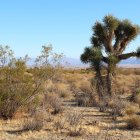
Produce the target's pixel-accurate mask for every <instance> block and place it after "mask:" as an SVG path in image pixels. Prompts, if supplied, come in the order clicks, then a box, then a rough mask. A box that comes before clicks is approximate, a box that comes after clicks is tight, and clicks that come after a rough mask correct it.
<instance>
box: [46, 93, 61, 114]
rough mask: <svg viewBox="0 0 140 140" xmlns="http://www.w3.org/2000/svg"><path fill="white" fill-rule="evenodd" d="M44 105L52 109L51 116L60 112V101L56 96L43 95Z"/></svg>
mask: <svg viewBox="0 0 140 140" xmlns="http://www.w3.org/2000/svg"><path fill="white" fill-rule="evenodd" d="M45 103H46V104H47V106H48V107H51V108H52V109H53V112H52V114H58V113H60V112H62V110H63V108H62V100H61V99H60V98H59V97H58V96H57V95H56V94H45Z"/></svg>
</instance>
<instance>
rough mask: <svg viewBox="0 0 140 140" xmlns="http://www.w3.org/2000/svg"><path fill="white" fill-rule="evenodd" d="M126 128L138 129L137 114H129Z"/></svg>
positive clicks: (138, 119)
mask: <svg viewBox="0 0 140 140" xmlns="http://www.w3.org/2000/svg"><path fill="white" fill-rule="evenodd" d="M127 128H128V129H139V128H140V117H139V116H136V115H134V116H131V117H129V119H128V120H127Z"/></svg>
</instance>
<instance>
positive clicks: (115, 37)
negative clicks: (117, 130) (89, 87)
mask: <svg viewBox="0 0 140 140" xmlns="http://www.w3.org/2000/svg"><path fill="white" fill-rule="evenodd" d="M92 30H93V35H92V37H91V44H92V46H91V47H87V48H85V50H84V53H83V54H82V55H81V61H82V62H84V63H90V64H91V65H92V66H94V68H95V70H96V77H97V79H98V82H97V85H99V86H100V89H102V88H101V87H103V84H102V85H101V83H103V82H102V76H101V72H100V70H101V69H100V68H101V67H100V65H101V63H102V62H104V63H106V64H107V93H108V95H110V96H111V95H112V77H113V75H114V74H115V68H116V65H117V64H118V63H119V62H120V61H121V60H124V59H128V58H130V57H140V48H139V49H137V51H135V52H130V53H123V52H124V51H125V49H126V48H127V46H128V44H129V43H130V42H131V41H132V40H134V39H135V38H136V37H137V36H138V35H139V33H140V27H139V26H138V25H135V24H132V23H131V22H130V21H129V20H127V19H125V20H119V19H117V18H115V17H113V16H111V15H108V16H105V17H104V19H103V22H96V23H95V24H94V26H93V28H92ZM97 50H98V51H97ZM97 56H98V57H97ZM99 92H100V94H99ZM98 94H99V96H100V95H101V96H103V95H102V94H103V93H102V92H101V91H99V90H98Z"/></svg>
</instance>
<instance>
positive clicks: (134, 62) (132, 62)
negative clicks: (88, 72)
mask: <svg viewBox="0 0 140 140" xmlns="http://www.w3.org/2000/svg"><path fill="white" fill-rule="evenodd" d="M34 61H35V59H31V60H30V61H29V62H28V66H33V65H34ZM61 63H62V65H63V66H65V67H72V68H73V67H74V68H83V67H89V65H88V64H83V63H82V62H81V61H80V59H76V58H68V57H66V58H63V59H62V61H61ZM118 66H119V67H134V68H136V67H139V68H140V59H137V58H130V59H127V60H123V61H121V62H120V63H119V64H118Z"/></svg>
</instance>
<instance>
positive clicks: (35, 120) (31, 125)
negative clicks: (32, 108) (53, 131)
mask: <svg viewBox="0 0 140 140" xmlns="http://www.w3.org/2000/svg"><path fill="white" fill-rule="evenodd" d="M45 118H46V112H44V111H37V112H35V113H34V115H33V116H32V118H27V119H26V120H25V121H24V124H23V130H32V131H34V130H36V131H39V130H41V129H42V128H43V126H44V121H45Z"/></svg>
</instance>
